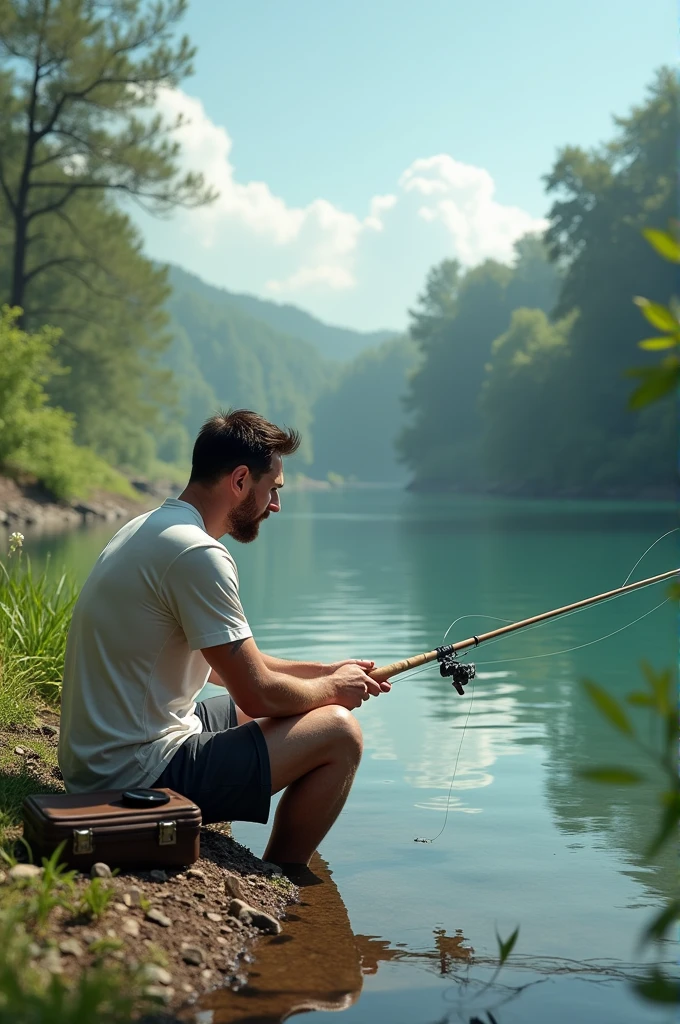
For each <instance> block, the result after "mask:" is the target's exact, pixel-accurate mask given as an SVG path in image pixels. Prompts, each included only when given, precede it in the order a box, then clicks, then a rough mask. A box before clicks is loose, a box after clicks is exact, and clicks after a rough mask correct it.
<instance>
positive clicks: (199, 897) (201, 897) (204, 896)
mask: <svg viewBox="0 0 680 1024" xmlns="http://www.w3.org/2000/svg"><path fill="white" fill-rule="evenodd" d="M191 895H192V896H193V897H194V898H195V899H197V900H207V898H208V894H207V893H205V892H192V894H191Z"/></svg>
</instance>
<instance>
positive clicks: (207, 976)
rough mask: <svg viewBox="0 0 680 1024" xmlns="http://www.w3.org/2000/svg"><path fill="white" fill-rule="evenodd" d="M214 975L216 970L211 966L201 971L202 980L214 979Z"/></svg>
mask: <svg viewBox="0 0 680 1024" xmlns="http://www.w3.org/2000/svg"><path fill="white" fill-rule="evenodd" d="M214 976H215V972H214V971H211V970H210V968H209V967H208V968H206V970H205V971H201V980H202V981H206V982H207V981H212V980H213V977H214Z"/></svg>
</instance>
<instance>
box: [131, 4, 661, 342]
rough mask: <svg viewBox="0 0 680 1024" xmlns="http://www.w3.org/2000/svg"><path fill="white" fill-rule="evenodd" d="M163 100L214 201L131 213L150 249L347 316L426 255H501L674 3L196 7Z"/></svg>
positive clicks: (617, 101) (638, 80)
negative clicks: (187, 68) (177, 86)
mask: <svg viewBox="0 0 680 1024" xmlns="http://www.w3.org/2000/svg"><path fill="white" fill-rule="evenodd" d="M184 27H185V29H186V31H187V32H188V34H189V36H190V37H191V39H192V40H193V41H194V42H195V44H196V45H197V46H198V54H197V58H196V62H195V65H196V73H195V75H194V76H193V77H192V78H189V79H187V80H186V81H185V83H183V86H182V89H181V91H180V92H179V93H174V94H166V95H164V96H163V97H162V99H161V104H160V106H161V109H163V110H165V111H166V112H168V113H172V112H175V111H178V110H182V111H183V112H184V113H185V114H187V115H188V116H189V117H190V118H191V121H192V124H191V126H190V127H189V128H188V129H186V130H185V131H184V133H183V135H182V141H183V143H184V146H185V156H184V159H185V161H186V165H187V166H191V167H195V168H198V169H201V170H203V171H204V172H205V173H206V174H207V175H208V176H209V177H210V178H211V180H213V181H214V182H215V183H216V185H217V186H218V187H219V188H220V190H221V193H222V198H221V199H220V201H219V203H218V204H216V205H215V207H213V208H212V209H210V210H202V211H192V212H181V213H177V214H175V215H174V216H173V217H172V218H170V219H169V220H167V221H161V222H158V221H155V222H152V221H151V220H150V219H148V218H146V217H142V218H141V219H140V224H141V226H142V228H143V231H144V234H145V237H146V241H147V248H148V250H149V252H150V254H152V255H153V256H156V257H161V258H163V257H165V258H168V259H172V260H173V261H174V262H177V263H179V264H180V265H182V266H184V267H186V268H187V269H188V270H192V271H194V272H195V273H198V274H200V275H201V276H202V277H204V278H205V279H206V280H209V281H210V282H211V283H214V284H218V285H222V286H224V287H226V288H230V289H232V290H235V291H250V292H253V293H255V294H259V295H262V296H264V297H266V298H271V299H274V300H276V301H281V302H293V303H295V304H297V305H300V306H302V307H304V308H307V309H309V310H310V311H311V312H313V313H315V314H316V315H318V316H321V317H322V318H323V319H326V320H330V321H333V322H336V323H343V324H347V325H349V326H354V327H359V328H366V329H368V328H377V327H381V326H387V327H395V328H401V327H403V326H404V325H405V323H406V310H407V308H408V307H409V305H412V304H413V302H414V299H415V297H416V295H417V293H418V291H419V290H420V288H421V287H422V282H423V280H424V277H425V274H426V272H427V270H428V268H429V266H431V265H432V263H434V262H436V261H438V260H440V259H443V258H445V257H447V256H456V255H457V256H458V257H459V258H460V259H461V260H462V261H463V262H464V263H466V264H474V263H477V262H479V261H480V260H481V259H483V258H484V257H485V256H494V257H496V258H500V259H506V260H507V259H510V258H511V253H512V242H513V240H514V238H516V237H518V236H519V235H520V234H522V233H524V232H525V231H526V230H537V229H540V227H541V224H542V218H543V217H544V216H545V214H546V212H547V210H548V208H549V198H548V197H546V196H545V194H544V191H543V186H542V182H541V176H542V175H543V174H545V173H546V172H547V171H548V170H549V169H550V167H551V165H552V162H553V161H554V158H555V155H556V153H557V151H558V149H559V147H560V146H562V145H565V144H567V143H574V144H578V145H582V146H584V147H589V146H593V145H596V144H597V143H598V142H599V141H600V140H602V139H607V138H609V137H610V136H611V134H612V120H611V119H612V115H613V114H616V113H619V114H622V113H626V112H627V111H628V109H629V108H630V106H631V105H632V104H635V103H638V102H640V101H641V100H642V98H643V96H644V90H645V87H646V85H648V84H649V82H650V81H651V79H652V76H653V73H654V70H655V69H656V68H658V67H659V66H660V65H661V64H664V63H666V64H668V63H672V62H673V61H674V60H675V50H676V42H675V37H676V12H675V5H674V4H672V3H671V2H670V0H646V2H644V3H643V2H642V0H589V2H587V0H572V3H570V4H569V5H568V6H564V5H562V6H558V5H556V4H551V3H548V2H546V0H515V2H512V0H504V2H503V0H477V2H476V3H471V2H466V3H462V2H459V0H449V2H448V3H444V2H441V0H419V2H418V3H415V2H406V0H363V2H362V3H359V2H356V0H326V2H325V3H324V2H321V0H316V2H310V0H248V2H247V3H243V2H240V3H235V2H233V0H193V2H192V3H191V4H190V11H189V14H188V17H187V18H186V19H185V22H184Z"/></svg>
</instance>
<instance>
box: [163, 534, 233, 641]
mask: <svg viewBox="0 0 680 1024" xmlns="http://www.w3.org/2000/svg"><path fill="white" fill-rule="evenodd" d="M161 589H162V593H163V597H164V598H165V600H166V602H167V604H168V606H169V608H170V611H171V612H172V614H173V615H174V616H175V618H176V619H177V621H178V622H179V624H180V625H181V627H182V629H183V630H184V635H185V636H186V638H187V643H188V644H189V647H190V648H191V649H192V650H193V651H198V650H200V649H201V648H202V647H217V646H218V644H228V643H233V642H234V641H235V640H245V639H246V638H247V637H249V636H252V635H253V633H252V630H251V628H250V626H249V625H248V620H247V619H246V616H245V613H244V611H243V607H242V605H241V599H240V597H239V592H238V573H237V571H236V566H235V564H234V561H233V559H232V558H231V555H230V554H229V552H228V551H227V550H226V548H223V547H222V546H221V545H217V544H215V545H214V546H213V545H209V544H197V545H196V546H194V547H191V548H187V549H186V550H185V551H183V552H182V554H181V555H178V556H177V558H176V559H175V560H174V562H173V563H172V565H171V566H170V567H169V568H168V571H167V572H166V573H165V576H164V578H163V581H162V585H161Z"/></svg>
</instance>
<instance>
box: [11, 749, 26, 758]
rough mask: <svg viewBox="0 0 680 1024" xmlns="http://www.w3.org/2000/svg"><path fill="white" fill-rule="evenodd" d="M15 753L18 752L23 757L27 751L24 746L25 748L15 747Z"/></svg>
mask: <svg viewBox="0 0 680 1024" xmlns="http://www.w3.org/2000/svg"><path fill="white" fill-rule="evenodd" d="M14 753H15V754H18V755H19V757H23V756H24V754H25V753H26V751H25V750H24V748H23V747H15V748H14Z"/></svg>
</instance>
